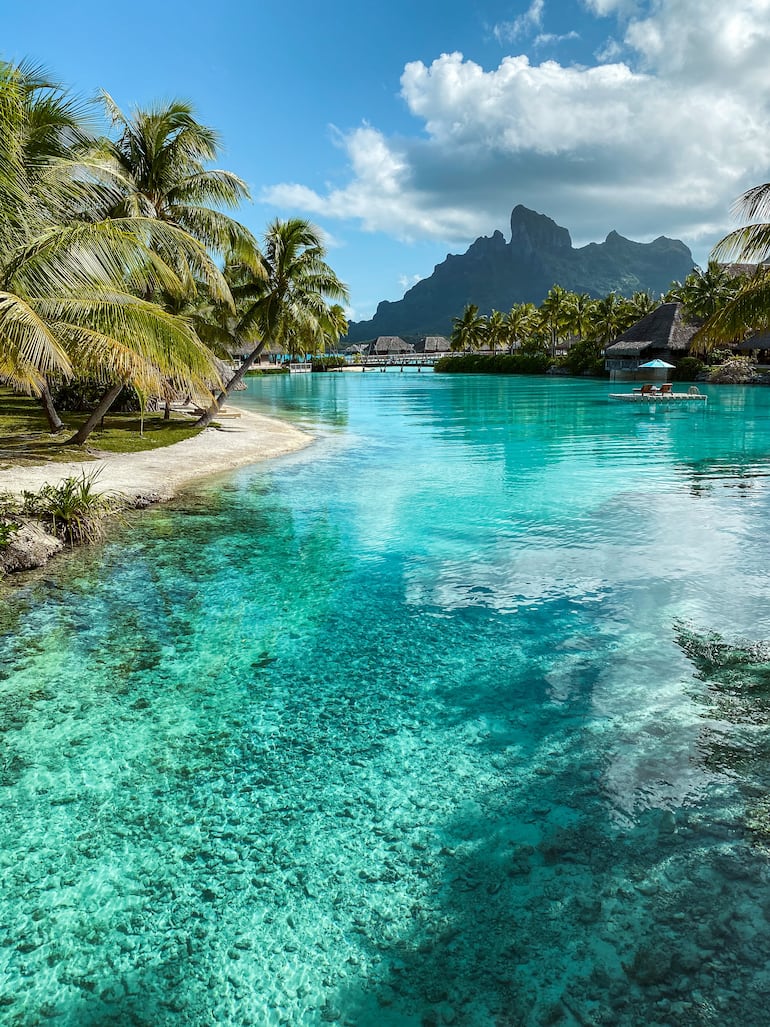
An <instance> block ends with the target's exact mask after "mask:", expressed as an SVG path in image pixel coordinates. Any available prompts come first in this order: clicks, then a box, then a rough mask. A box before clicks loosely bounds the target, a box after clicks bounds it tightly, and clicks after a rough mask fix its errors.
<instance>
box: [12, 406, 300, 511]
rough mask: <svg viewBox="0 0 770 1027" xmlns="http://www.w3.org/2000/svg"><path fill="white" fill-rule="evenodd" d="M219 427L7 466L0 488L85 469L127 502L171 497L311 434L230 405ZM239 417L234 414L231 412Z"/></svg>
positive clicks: (291, 447) (293, 446)
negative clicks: (90, 455) (133, 447)
mask: <svg viewBox="0 0 770 1027" xmlns="http://www.w3.org/2000/svg"><path fill="white" fill-rule="evenodd" d="M227 409H228V414H229V416H226V417H223V419H222V421H221V427H219V428H206V429H205V431H203V432H201V433H200V434H198V435H196V436H195V437H194V438H190V439H185V440H184V441H183V442H177V443H175V444H174V445H173V446H167V447H165V448H164V449H156V450H151V451H148V452H144V453H116V454H111V453H109V454H105V455H104V456H103V457H99V458H97V459H91V460H73V461H71V462H68V463H53V464H40V465H37V466H34V467H11V468H8V469H7V470H0V492H3V491H6V492H12V493H15V494H19V493H21V491H22V490H23V489H28V490H30V491H36V490H37V489H39V488H40V487H41V486H43V485H45V484H46V483H52V484H56V483H58V482H60V481H61V480H62V479H64V478H67V477H69V476H71V475H80V474H81V473H82V472H83V471H85V473H86V474H92V473H94V472H96V471H98V474H99V477H98V489H99V491H101V492H112V493H119V494H120V495H123V496H125V498H126V499H127V500H128V501H129V502H130V501H133V500H136V499H138V498H145V499H151V500H153V501H156V500H161V501H162V500H167V499H171V497H172V496H174V495H176V493H177V492H179V490H180V489H182V488H184V486H185V485H188V484H190V483H191V482H194V481H198V480H200V479H202V478H207V477H210V476H211V475H214V474H219V473H221V472H222V471H229V470H233V469H234V468H236V467H244V466H246V465H247V464H252V463H257V462H258V461H260V460H268V459H271V458H272V457H277V456H284V455H285V454H287V453H292V452H294V451H295V450H298V449H302V448H303V447H304V446H307V445H309V444H310V443H311V442H312V441H313V437H312V436H311V435H308V434H307V433H305V432H302V431H300V430H299V429H298V428H294V427H293V426H292V425H290V424H287V423H286V422H285V421H279V420H275V419H274V418H272V417H265V416H263V415H262V414H256V413H254V412H253V411H249V410H239V409H238V408H236V407H231V406H228V408H227ZM234 415H237V416H234Z"/></svg>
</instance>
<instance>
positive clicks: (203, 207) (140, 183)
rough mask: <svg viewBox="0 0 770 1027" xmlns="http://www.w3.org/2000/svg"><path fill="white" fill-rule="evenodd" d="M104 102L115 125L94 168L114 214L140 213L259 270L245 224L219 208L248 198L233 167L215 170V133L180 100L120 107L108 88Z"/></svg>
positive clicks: (120, 215)
mask: <svg viewBox="0 0 770 1027" xmlns="http://www.w3.org/2000/svg"><path fill="white" fill-rule="evenodd" d="M101 96H102V102H103V103H104V106H105V108H106V111H107V114H108V116H109V118H110V120H111V122H112V125H113V128H116V129H117V130H118V133H119V134H118V137H117V139H115V140H103V141H102V142H101V144H100V146H99V147H98V149H97V150H96V151H95V154H94V157H95V159H96V162H97V165H96V166H97V167H99V170H100V171H101V172H102V174H104V175H106V177H107V181H108V182H109V183H110V184H111V187H112V192H111V194H110V201H111V209H110V215H111V216H112V217H118V218H120V217H142V218H153V219H156V220H158V221H165V222H167V223H168V224H171V225H175V226H176V227H178V228H181V229H183V230H184V231H185V232H187V233H188V234H189V235H191V236H192V237H193V238H194V239H197V240H198V241H199V242H200V243H202V244H203V245H204V246H205V247H206V249H207V250H211V251H213V252H215V253H219V254H223V255H224V254H227V255H228V256H229V257H230V258H231V259H234V260H237V261H238V262H240V263H243V264H246V265H247V266H249V267H251V268H252V269H253V270H254V271H255V273H258V272H259V260H258V245H257V241H256V239H255V238H254V236H253V235H252V234H251V232H249V230H248V229H247V228H244V227H243V225H241V224H239V222H237V221H235V220H234V219H233V218H231V217H229V216H228V215H226V214H223V213H222V212H221V211H219V210H218V209H216V208H217V207H218V206H225V207H230V208H234V207H237V206H238V204H239V203H240V202H241V201H242V200H245V199H249V191H248V188H247V186H246V183H245V182H243V181H242V180H241V179H240V178H238V176H237V175H234V174H233V173H232V172H230V171H222V170H212V169H209V168H207V167H206V162H207V161H212V160H214V159H215V158H216V157H217V154H218V151H219V137H218V135H217V133H216V132H215V131H214V130H213V129H211V128H208V127H207V126H205V125H201V124H200V123H199V122H198V121H196V119H195V111H194V108H193V107H192V105H191V104H189V103H187V102H186V101H183V100H172V101H171V102H169V103H166V104H163V105H160V106H156V107H151V108H149V109H148V110H142V109H137V110H135V111H134V112H133V113H132V114H131V115H130V116H127V115H126V114H124V113H123V111H121V109H120V108H119V107H118V106H117V104H116V103H115V101H114V100H113V99H112V97H111V96H110V95H109V93H106V92H103V93H102V94H101Z"/></svg>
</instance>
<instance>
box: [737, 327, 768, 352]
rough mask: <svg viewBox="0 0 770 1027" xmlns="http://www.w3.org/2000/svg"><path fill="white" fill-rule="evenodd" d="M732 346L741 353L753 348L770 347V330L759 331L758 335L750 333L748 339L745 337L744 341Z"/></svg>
mask: <svg viewBox="0 0 770 1027" xmlns="http://www.w3.org/2000/svg"><path fill="white" fill-rule="evenodd" d="M732 348H733V349H735V350H738V351H739V352H740V353H750V352H751V351H752V350H753V349H770V332H757V334H756V335H750V336H749V338H748V339H744V340H743V342H739V343H738V345H737V346H733V347H732Z"/></svg>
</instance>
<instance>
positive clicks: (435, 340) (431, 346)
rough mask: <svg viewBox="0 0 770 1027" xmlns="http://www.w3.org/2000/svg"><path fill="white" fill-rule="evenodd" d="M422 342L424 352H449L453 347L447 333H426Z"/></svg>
mask: <svg viewBox="0 0 770 1027" xmlns="http://www.w3.org/2000/svg"><path fill="white" fill-rule="evenodd" d="M422 343H423V345H422V352H423V353H448V352H449V350H450V349H451V345H450V342H449V339H447V338H446V336H445V335H426V336H425V338H424V339H423V340H422Z"/></svg>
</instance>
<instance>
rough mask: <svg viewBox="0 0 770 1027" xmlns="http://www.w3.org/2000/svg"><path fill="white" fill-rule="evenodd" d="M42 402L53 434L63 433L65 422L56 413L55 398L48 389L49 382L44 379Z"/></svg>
mask: <svg viewBox="0 0 770 1027" xmlns="http://www.w3.org/2000/svg"><path fill="white" fill-rule="evenodd" d="M40 402H41V404H42V406H43V413H44V414H45V419H46V421H48V427H49V429H50V432H51V434H52V435H56V434H57V432H60V431H63V430H64V422H63V421H62V419H61V417H59V415H58V413H57V412H56V407H55V406H54V402H53V396H52V395H51V390H50V389H49V388H48V382H47V381H45V379H43V381H42V383H41V385H40Z"/></svg>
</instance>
